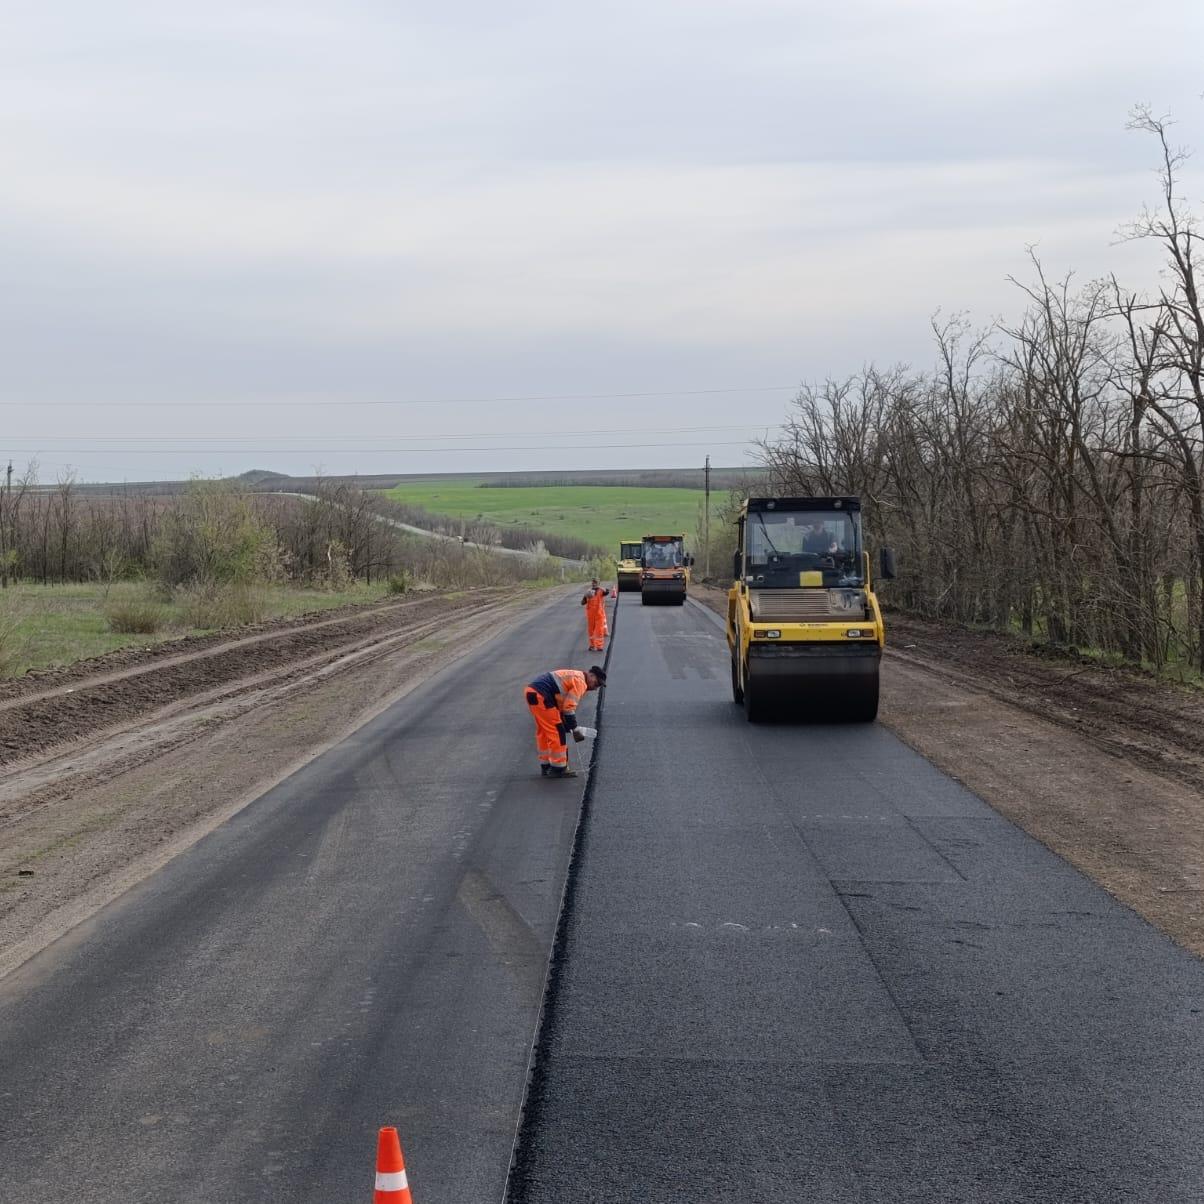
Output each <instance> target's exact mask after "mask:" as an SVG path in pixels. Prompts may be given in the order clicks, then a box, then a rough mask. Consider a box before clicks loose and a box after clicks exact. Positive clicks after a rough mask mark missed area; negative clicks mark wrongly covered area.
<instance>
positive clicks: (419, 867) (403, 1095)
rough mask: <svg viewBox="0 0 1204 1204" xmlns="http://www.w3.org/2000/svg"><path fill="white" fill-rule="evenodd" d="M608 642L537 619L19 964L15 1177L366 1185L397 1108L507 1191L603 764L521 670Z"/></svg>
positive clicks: (7, 1105) (147, 1183) (471, 1171)
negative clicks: (525, 691)
mask: <svg viewBox="0 0 1204 1204" xmlns="http://www.w3.org/2000/svg"><path fill="white" fill-rule="evenodd" d="M562 597H563V596H562ZM585 646H586V638H585V625H584V622H583V619H582V615H581V608H580V606H579V605H578V604H577V598H576V597H569V598H567V599H564V600H562V601H558V602H556V603H554V604H553V605H552V607H551V608H550V609H547V610H544V611H542V612H540V613H537V614H536V615H535V616H534V617H532V618H529V619H526V620H523V621H521V622H520V624H519V625H517V626H516V628H515V629H514V630H512V631H510V632H507V633H504V634H502V635H500V636H499V637H498V638H497V639H495V640H494V641H492V642H491V643H489V644H487V645H486V646H485V647H483V648H482V649H481V650H479V651H477V652H475V653H473V654H471V655H469V656H468V657H466V658H465V659H463V660H461V661H459V662H457V663H455V664H454V665H452V666H451V667H450V668H448V669H447V670H445V671H444V672H443V673H441V674H440V675H439V676H437V677H435V678H433V679H432V680H431V681H429V682H428V683H427V684H426V685H424V686H422V687H420V688H418V689H417V690H416V691H415V692H413V693H411V694H409V695H408V696H407V697H405V698H404V699H403V700H402V701H400V702H399V703H397V704H395V705H394V706H393V707H391V708H390V709H389V710H387V711H385V712H384V713H382V714H381V715H380V716H379V717H377V718H376V719H375V720H373V721H372V722H371V723H369V724H368V725H366V726H364V727H363V728H361V729H360V730H359V731H358V732H357V733H356V734H355V735H354V736H353V737H352V738H351V739H349V740H347V741H346V742H345V743H343V744H341V745H339V746H337V747H336V748H334V749H333V750H332V751H331V752H330V753H328V754H327V755H325V756H323V757H321V758H320V759H318V760H316V761H314V762H312V763H311V764H310V765H309V766H307V767H306V768H305V769H303V770H301V771H300V772H298V773H296V774H295V775H294V776H293V777H291V778H289V779H288V780H286V781H285V782H283V783H282V784H281V785H279V786H278V787H276V788H275V789H273V790H272V791H270V792H269V793H268V794H266V795H264V796H263V797H262V798H260V799H259V800H258V801H256V802H254V803H252V804H251V805H250V806H249V807H248V808H246V809H245V810H244V811H242V812H240V813H239V814H238V815H237V816H236V817H235V818H234V819H232V820H231V821H229V822H227V823H225V824H224V825H222V826H221V827H219V828H218V829H216V830H215V831H214V832H213V833H212V834H211V835H209V836H208V837H207V838H206V839H204V840H203V841H202V842H200V843H199V844H197V845H195V846H194V847H193V848H192V849H191V850H190V851H189V852H187V853H185V854H183V855H181V856H180V857H178V858H177V859H176V860H174V861H172V862H171V863H169V864H168V865H167V866H166V867H165V868H164V869H163V870H162V871H160V872H159V873H158V874H157V875H155V876H154V877H153V878H151V879H149V880H147V881H146V882H144V883H143V884H142V885H141V886H140V887H138V888H136V889H135V890H133V891H131V892H129V893H127V894H126V895H124V896H122V897H121V898H120V899H119V900H117V901H116V902H115V903H113V904H112V905H110V906H109V907H108V908H107V909H105V910H104V911H102V912H101V913H99V914H98V915H97V916H96V917H94V919H93V920H91V921H89V922H88V923H87V924H86V925H84V926H82V927H81V928H78V929H76V930H75V931H74V932H73V933H71V934H70V935H69V936H68V937H66V938H64V939H63V940H60V941H59V942H58V943H57V944H55V945H52V946H50V947H49V948H48V949H46V950H45V951H44V952H43V953H42V954H40V955H39V956H38V957H36V958H35V959H34V960H32V961H30V962H27V963H26V964H25V965H24V966H23V967H22V968H20V969H19V970H17V971H15V972H14V973H13V974H10V975H9V976H7V977H6V978H4V979H3V980H0V1200H2V1201H4V1204H10V1202H12V1204H18V1202H19V1204H50V1202H51V1201H60V1200H66V1199H73V1200H84V1201H87V1202H88V1204H142V1202H144V1201H145V1202H147V1204H151V1202H155V1204H162V1202H166V1201H173V1202H174V1201H182V1200H199V1201H204V1202H205V1204H227V1202H229V1204H247V1202H249V1201H268V1200H270V1201H289V1202H290V1204H291V1202H294V1201H297V1202H300V1201H305V1202H312V1204H319V1202H320V1204H330V1202H331V1201H353V1200H364V1199H368V1198H370V1193H371V1191H372V1182H373V1172H374V1165H375V1162H374V1160H375V1141H376V1129H377V1128H378V1127H379V1126H380V1125H384V1124H395V1125H397V1126H398V1128H399V1129H400V1131H401V1134H402V1140H403V1143H404V1147H405V1151H406V1155H407V1162H408V1165H409V1169H410V1174H411V1182H412V1184H413V1187H414V1193H415V1198H416V1199H417V1200H418V1201H420V1204H441V1202H447V1204H451V1202H452V1201H455V1202H456V1204H463V1202H466V1201H500V1200H501V1198H502V1195H503V1192H504V1189H505V1183H506V1174H507V1169H508V1167H509V1163H510V1157H511V1150H512V1146H513V1141H514V1134H515V1126H516V1124H517V1119H518V1114H519V1109H520V1104H521V1100H522V1093H523V1088H524V1084H525V1081H526V1075H527V1068H528V1061H529V1054H530V1049H531V1042H532V1038H533V1036H534V1032H535V1025H536V1019H537V1015H538V1010H539V1005H540V1002H541V999H542V994H543V989H544V980H545V973H546V968H547V963H548V955H549V951H550V946H551V939H552V934H553V929H554V926H555V922H556V916H557V914H558V909H559V905H560V900H561V897H562V891H563V884H564V877H565V870H566V865H567V860H568V855H569V851H570V847H571V843H572V837H573V831H574V828H575V825H576V822H577V817H578V814H579V810H580V799H581V791H582V784H583V782H584V777H583V778H581V779H578V780H576V781H561V782H549V781H543V780H541V779H540V778H539V777H538V775H537V773H536V772H535V771H536V769H537V764H536V759H535V751H534V742H533V739H532V733H531V731H530V728H531V722H530V718H529V715H528V713H527V709H526V706H525V704H524V702H523V699H522V696H521V687H522V685H523V684H524V683H525V682H527V681H529V680H530V678H531V677H532V676H534V675H535V674H536V673H538V672H540V671H542V670H543V669H545V668H555V667H558V666H561V665H574V666H578V665H588V664H590V663H591V660H596V659H597V657H596V656H595V657H592V658H591V657H590V656H589V654H588V653H587V652H586V651H585ZM592 698H593V696H590V699H591V700H592ZM591 709H592V701H587V706H586V707H584V708H583V714H584V713H588V712H589V711H590V710H591ZM580 747H581V748H582V749H587V748H589V747H590V746H589V745H587V744H583V745H581V746H580Z"/></svg>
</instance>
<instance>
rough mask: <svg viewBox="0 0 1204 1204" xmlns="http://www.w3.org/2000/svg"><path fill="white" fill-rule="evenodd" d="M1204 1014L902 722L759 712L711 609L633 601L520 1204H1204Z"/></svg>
mask: <svg viewBox="0 0 1204 1204" xmlns="http://www.w3.org/2000/svg"><path fill="white" fill-rule="evenodd" d="M885 671H887V672H889V666H887V667H886V669H885ZM1202 1008H1204V964H1201V963H1200V962H1199V961H1197V960H1196V959H1195V958H1193V957H1192V956H1190V955H1189V954H1187V953H1185V952H1183V951H1182V950H1180V949H1179V948H1178V947H1176V946H1174V945H1173V944H1172V943H1171V942H1170V941H1169V940H1167V939H1166V938H1164V937H1163V936H1161V935H1160V934H1159V933H1158V932H1156V931H1155V930H1154V929H1152V928H1151V927H1149V926H1148V925H1147V924H1146V923H1145V922H1144V921H1142V920H1141V919H1139V918H1138V917H1137V916H1136V915H1135V914H1133V913H1132V912H1130V911H1128V910H1127V909H1125V908H1124V907H1122V906H1121V905H1119V904H1118V903H1116V902H1115V901H1114V900H1113V899H1112V898H1111V897H1110V896H1108V895H1107V894H1105V893H1104V892H1103V891H1101V890H1099V889H1098V888H1096V887H1095V886H1094V885H1093V884H1092V883H1091V882H1089V881H1088V880H1087V879H1085V878H1084V877H1082V876H1081V875H1079V874H1078V873H1077V872H1075V871H1074V870H1073V869H1071V868H1070V867H1069V866H1068V865H1067V864H1065V863H1064V862H1062V861H1061V860H1059V859H1058V858H1057V857H1056V856H1054V855H1053V854H1051V853H1050V852H1049V851H1048V850H1046V849H1045V848H1044V847H1043V846H1041V845H1040V844H1038V843H1037V842H1036V841H1034V840H1032V839H1030V838H1028V837H1027V836H1025V835H1024V834H1023V833H1022V832H1021V831H1019V830H1018V829H1016V828H1015V827H1013V826H1012V825H1010V824H1009V823H1008V822H1007V821H1005V820H1004V819H1002V818H1001V817H1000V816H999V815H997V814H996V813H995V812H994V811H992V810H991V809H990V808H989V807H988V806H986V805H985V804H984V803H983V802H982V801H980V800H979V799H978V798H976V797H975V796H973V795H971V794H970V793H968V792H967V791H966V790H964V789H963V788H962V787H960V786H959V785H958V784H957V783H956V782H954V781H952V780H951V779H949V778H948V777H946V776H944V775H942V774H941V773H940V772H938V771H937V770H936V769H934V768H933V767H932V766H931V765H929V764H928V763H927V762H925V761H924V760H923V759H922V758H921V757H919V756H918V755H917V754H915V753H914V752H912V751H911V750H910V749H908V748H907V747H906V746H904V745H903V744H902V743H900V742H899V741H898V740H897V739H895V738H894V737H893V736H892V735H891V734H890V733H889V732H888V731H887V730H886V729H885V728H883V727H881V726H877V725H873V726H817V725H813V726H752V725H749V724H748V723H747V722H746V721H745V719H744V715H743V712H742V711H741V710H740V709H738V708H736V707H735V706H733V705H732V703H731V701H730V693H729V684H728V666H727V653H726V648H725V646H724V643H723V636H722V632H721V630H719V628H718V625H717V623H715V622H713V621H712V617H711V616H710V615H709V614H706V613H704V612H702V611H701V609H699V608H695V607H693V606H687V607H685V608H681V609H679V608H675V607H674V608H641V607H640V606H639V604H638V601H635V600H633V599H632V598H631V597H630V596H629V595H628V596H624V598H623V600H622V602H621V613H620V620H619V631H618V640H617V641H616V645H615V649H614V653H613V657H612V661H611V665H610V685H609V687H608V689H607V698H606V707H605V715H604V726H603V737H602V743H601V745H600V748H599V750H598V758H597V766H596V776H595V780H594V781H593V783H592V786H591V802H590V808H589V811H588V814H587V818H586V821H585V826H584V838H583V850H582V856H581V859H580V861H579V863H578V867H577V871H576V873H575V876H574V885H573V889H572V893H571V896H570V910H569V912H568V922H567V931H566V942H565V946H564V949H563V953H562V955H561V956H560V957H559V958H558V960H557V965H556V969H555V975H554V978H553V991H552V997H551V999H550V1002H549V1013H548V1014H549V1019H548V1023H547V1026H546V1027H545V1030H544V1034H543V1039H542V1041H541V1047H540V1058H539V1060H538V1063H537V1073H536V1078H535V1085H534V1088H533V1092H532V1096H531V1100H530V1105H529V1110H528V1116H527V1123H526V1126H525V1128H524V1133H523V1143H522V1147H521V1149H520V1157H519V1161H518V1163H517V1164H516V1173H515V1176H514V1178H513V1181H512V1184H511V1197H510V1198H511V1200H512V1202H513V1204H551V1202H553V1201H555V1202H557V1204H567V1202H578V1201H580V1202H587V1201H599V1202H601V1201H605V1202H607V1204H616V1202H620V1201H639V1202H640V1204H660V1202H665V1204H668V1202H669V1201H674V1202H678V1201H684V1200H691V1201H700V1202H708V1201H741V1202H742V1204H749V1202H770V1201H782V1202H786V1201H789V1202H791V1204H798V1202H801V1201H816V1202H817V1204H843V1202H845V1201H849V1202H854V1201H855V1202H857V1204H871V1202H874V1204H876V1202H879V1201H881V1202H889V1204H909V1202H913V1201H914V1202H917V1204H918V1202H920V1201H924V1202H925V1204H929V1202H933V1201H938V1202H942V1204H944V1202H948V1204H967V1202H971V1201H983V1202H989V1204H1010V1202H1016V1204H1020V1202H1025V1204H1034V1202H1046V1201H1048V1202H1049V1204H1054V1202H1056V1204H1077V1202H1082V1204H1088V1202H1090V1204H1117V1202H1121V1201H1140V1202H1143V1204H1145V1202H1148V1204H1189V1202H1190V1204H1198V1202H1199V1201H1200V1200H1202V1199H1204V1032H1202V1029H1201V1009H1202ZM420 1204H421V1202H420Z"/></svg>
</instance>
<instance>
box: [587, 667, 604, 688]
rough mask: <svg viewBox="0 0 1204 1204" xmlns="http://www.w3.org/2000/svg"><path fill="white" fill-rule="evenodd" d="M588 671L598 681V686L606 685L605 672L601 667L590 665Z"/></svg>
mask: <svg viewBox="0 0 1204 1204" xmlns="http://www.w3.org/2000/svg"><path fill="white" fill-rule="evenodd" d="M589 671H590V672H591V673H592V674H593V675H594V676H595V677H596V678H597V679H598V685H600V686H604V685H606V670H605V669H603V668H602V666H601V665H590V667H589Z"/></svg>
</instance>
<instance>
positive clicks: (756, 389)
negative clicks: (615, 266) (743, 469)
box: [0, 385, 798, 410]
mask: <svg viewBox="0 0 1204 1204" xmlns="http://www.w3.org/2000/svg"><path fill="white" fill-rule="evenodd" d="M787 390H788V391H790V392H796V391H797V390H798V385H733V386H730V387H725V388H722V389H665V390H654V391H648V392H638V393H532V394H529V395H525V396H515V397H429V398H419V399H404V400H403V399H401V398H371V399H359V398H354V397H346V398H340V399H339V400H338V401H331V400H330V399H329V398H325V399H322V400H306V399H304V398H299V399H295V400H291V401H0V406H5V407H8V406H31V407H32V406H37V407H39V408H41V409H49V408H52V407H53V408H57V409H65V408H68V407H74V408H83V409H100V408H101V407H104V406H131V407H137V408H139V409H153V410H181V409H216V408H219V407H225V408H230V409H240V410H243V409H247V408H249V407H250V406H260V407H265V408H273V407H282V408H288V409H295V408H296V407H297V406H326V407H328V408H330V409H343V408H346V407H348V406H449V405H502V404H505V403H507V402H514V401H623V400H627V399H629V398H640V397H705V396H709V395H713V394H722V393H781V392H784V391H787Z"/></svg>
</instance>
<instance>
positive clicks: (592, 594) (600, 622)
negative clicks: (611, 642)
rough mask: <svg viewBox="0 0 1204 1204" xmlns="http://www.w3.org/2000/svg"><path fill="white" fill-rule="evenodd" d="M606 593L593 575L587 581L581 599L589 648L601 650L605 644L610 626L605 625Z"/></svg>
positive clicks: (593, 650)
mask: <svg viewBox="0 0 1204 1204" xmlns="http://www.w3.org/2000/svg"><path fill="white" fill-rule="evenodd" d="M606 595H607V591H606V590H604V589H603V588H602V587H601V586H600V585H599V584H598V578H597V577H595V578H594V579H593V580H592V581H591V582H590V583H589V590H588V592H587V593H586V595H585V597H584V598H582V599H581V605H582V606H584V607H585V626H586V630H587V631H588V633H589V650H590V651H591V652H601V651H602V649H603V648H604V647H605V645H606V637H607V636H608V635H609V634H610V628H608V627H607V626H606Z"/></svg>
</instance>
